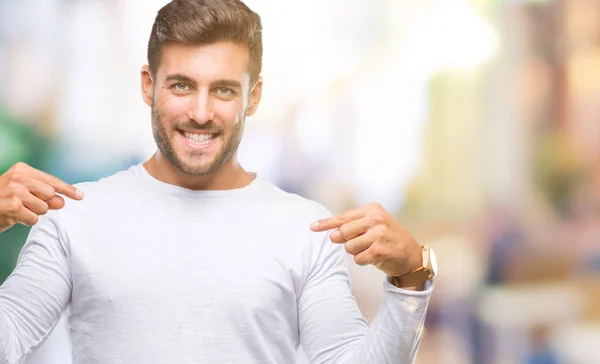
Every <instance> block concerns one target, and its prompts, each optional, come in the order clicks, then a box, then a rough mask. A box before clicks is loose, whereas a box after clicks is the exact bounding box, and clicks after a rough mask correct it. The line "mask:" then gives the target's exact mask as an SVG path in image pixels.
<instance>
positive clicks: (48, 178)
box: [30, 167, 83, 200]
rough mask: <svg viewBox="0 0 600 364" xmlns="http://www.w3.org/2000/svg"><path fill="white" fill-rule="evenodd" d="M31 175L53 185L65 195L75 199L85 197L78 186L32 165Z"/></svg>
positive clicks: (58, 191)
mask: <svg viewBox="0 0 600 364" xmlns="http://www.w3.org/2000/svg"><path fill="white" fill-rule="evenodd" d="M30 172H31V175H32V176H33V177H34V178H35V179H38V180H40V181H42V182H44V183H47V184H48V185H50V186H52V187H53V188H54V190H55V191H56V192H57V193H60V194H62V195H65V196H67V197H69V198H72V199H74V200H81V199H83V193H82V192H81V191H79V190H78V189H77V188H75V187H73V186H71V185H70V184H68V183H66V182H63V181H61V180H60V179H58V178H56V177H54V176H53V175H50V174H48V173H46V172H42V171H40V170H37V169H35V168H33V167H30Z"/></svg>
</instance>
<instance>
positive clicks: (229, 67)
mask: <svg viewBox="0 0 600 364" xmlns="http://www.w3.org/2000/svg"><path fill="white" fill-rule="evenodd" d="M249 63H250V52H249V50H248V47H247V46H246V45H245V44H240V43H234V42H227V41H224V42H216V43H211V44H202V45H191V44H178V43H167V44H164V45H163V49H162V61H161V64H160V67H159V69H158V77H159V79H160V78H164V77H166V76H168V75H170V74H175V73H179V74H185V75H186V76H188V77H190V78H192V79H194V80H196V81H197V82H199V83H201V82H203V81H208V82H209V81H211V80H217V79H236V80H238V81H240V82H241V81H242V80H243V79H245V78H248V76H249Z"/></svg>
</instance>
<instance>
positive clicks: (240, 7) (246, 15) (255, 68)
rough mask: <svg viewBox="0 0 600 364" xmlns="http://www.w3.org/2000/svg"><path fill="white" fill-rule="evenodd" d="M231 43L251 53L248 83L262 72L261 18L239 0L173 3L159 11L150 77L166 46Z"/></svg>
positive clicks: (151, 45)
mask: <svg viewBox="0 0 600 364" xmlns="http://www.w3.org/2000/svg"><path fill="white" fill-rule="evenodd" d="M219 41H232V42H235V43H241V44H245V45H246V46H247V47H248V50H249V52H250V64H249V72H250V80H251V82H252V83H253V82H255V81H256V80H257V79H258V76H259V75H260V72H261V69H262V53H263V48H262V24H261V20H260V16H259V15H258V14H257V13H255V12H254V11H252V10H250V8H248V6H246V4H244V3H243V2H242V1H240V0H173V1H171V2H170V3H168V4H167V5H165V6H164V7H162V8H161V9H160V10H159V11H158V14H157V15H156V19H155V20H154V25H153V26H152V32H151V33H150V40H149V41H148V54H147V56H148V65H149V68H150V74H151V75H152V76H156V72H157V71H158V68H159V66H160V63H161V60H162V48H163V45H164V44H165V43H168V42H173V43H179V44H198V45H202V44H212V43H216V42H219Z"/></svg>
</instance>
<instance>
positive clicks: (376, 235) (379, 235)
mask: <svg viewBox="0 0 600 364" xmlns="http://www.w3.org/2000/svg"><path fill="white" fill-rule="evenodd" d="M372 234H373V239H375V241H380V240H382V239H383V238H384V237H385V230H384V229H373V230H372Z"/></svg>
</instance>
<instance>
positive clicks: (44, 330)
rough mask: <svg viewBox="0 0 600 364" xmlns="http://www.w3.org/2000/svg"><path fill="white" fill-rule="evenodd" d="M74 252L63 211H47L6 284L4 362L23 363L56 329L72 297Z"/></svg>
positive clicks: (0, 306) (0, 309) (0, 337)
mask: <svg viewBox="0 0 600 364" xmlns="http://www.w3.org/2000/svg"><path fill="white" fill-rule="evenodd" d="M71 288H72V280H71V273H70V265H69V252H68V249H67V247H66V246H65V244H64V239H62V237H61V233H60V228H59V223H58V214H57V212H56V211H50V212H48V214H46V215H44V216H41V217H40V220H39V222H38V223H37V224H36V225H35V226H34V227H33V228H32V229H31V232H30V233H29V237H28V238H27V242H26V243H25V245H24V246H23V249H22V250H21V253H20V255H19V259H18V262H17V266H16V268H15V270H14V271H13V272H12V274H11V275H10V276H9V277H8V279H7V280H6V281H5V282H4V284H3V285H2V286H0V364H16V363H22V362H24V360H25V359H26V357H27V356H28V355H29V354H30V353H31V351H32V349H34V348H35V347H37V346H38V345H40V344H41V343H42V342H43V341H44V340H45V339H46V337H47V336H48V335H49V334H50V333H51V332H52V330H53V328H54V326H55V325H56V324H57V323H58V321H59V319H60V318H61V316H62V314H63V313H64V311H65V310H66V308H67V306H68V304H69V301H70V298H71Z"/></svg>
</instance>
